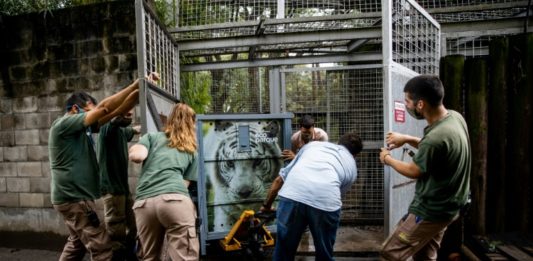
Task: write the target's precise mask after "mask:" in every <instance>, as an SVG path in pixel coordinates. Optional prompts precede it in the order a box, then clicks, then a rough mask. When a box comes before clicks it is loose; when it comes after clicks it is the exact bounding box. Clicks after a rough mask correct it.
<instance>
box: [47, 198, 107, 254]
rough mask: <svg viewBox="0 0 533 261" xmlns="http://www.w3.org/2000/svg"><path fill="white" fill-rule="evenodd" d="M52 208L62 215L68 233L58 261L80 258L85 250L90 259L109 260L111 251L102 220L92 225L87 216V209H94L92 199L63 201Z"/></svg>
mask: <svg viewBox="0 0 533 261" xmlns="http://www.w3.org/2000/svg"><path fill="white" fill-rule="evenodd" d="M54 208H55V209H56V210H57V211H58V212H59V213H61V215H62V216H63V219H64V220H65V225H67V228H68V230H69V234H70V235H69V237H68V240H67V243H66V244H65V247H64V248H63V253H61V257H59V260H60V261H64V260H65V261H66V260H81V259H82V258H83V256H84V255H85V252H86V251H87V250H88V251H89V253H90V255H91V260H94V261H100V260H111V258H112V256H113V253H112V251H111V244H110V240H109V236H108V234H107V231H106V230H105V226H104V224H103V222H101V223H100V225H99V226H98V227H93V226H92V225H91V223H90V221H89V219H88V217H87V212H88V211H90V210H95V209H96V206H95V204H94V201H80V202H76V203H65V204H60V205H54Z"/></svg>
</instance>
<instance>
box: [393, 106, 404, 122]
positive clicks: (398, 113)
mask: <svg viewBox="0 0 533 261" xmlns="http://www.w3.org/2000/svg"><path fill="white" fill-rule="evenodd" d="M394 121H395V122H405V104H403V102H399V101H395V102H394Z"/></svg>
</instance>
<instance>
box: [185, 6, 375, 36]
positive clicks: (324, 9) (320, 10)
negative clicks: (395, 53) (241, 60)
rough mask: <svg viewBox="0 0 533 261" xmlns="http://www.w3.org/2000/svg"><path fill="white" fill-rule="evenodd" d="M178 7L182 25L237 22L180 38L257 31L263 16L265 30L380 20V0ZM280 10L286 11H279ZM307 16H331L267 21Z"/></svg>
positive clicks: (320, 27)
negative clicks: (315, 19) (309, 19)
mask: <svg viewBox="0 0 533 261" xmlns="http://www.w3.org/2000/svg"><path fill="white" fill-rule="evenodd" d="M178 10H179V14H178V17H179V24H178V27H181V28H184V27H189V28H190V27H198V26H205V25H213V24H228V25H238V26H228V27H218V28H214V29H210V28H202V29H200V30H192V31H186V32H183V31H182V32H178V33H177V38H178V39H180V40H186V39H187V40H190V39H204V38H219V37H234V36H243V35H254V34H256V33H257V25H258V22H259V21H260V20H262V19H263V20H267V22H265V24H263V26H264V32H263V33H264V34H272V33H280V32H283V33H287V32H308V31H317V30H333V29H348V28H361V27H368V26H372V25H376V24H377V23H379V20H380V14H379V12H380V11H381V1H360V0H357V1H354V0H352V1H340V0H299V1H292V0H287V1H284V4H283V6H282V7H278V1H277V0H241V1H229V0H227V1H224V0H221V1H209V0H194V1H193V0H190V1H184V0H182V1H179V8H178ZM278 10H279V11H281V10H284V11H282V12H283V13H282V14H278ZM369 13H370V15H369ZM372 14H373V15H372ZM305 17H331V19H330V20H328V19H320V20H319V21H306V20H290V21H287V22H286V23H278V22H275V23H269V22H271V21H268V20H272V19H282V18H305ZM337 18H339V19H337Z"/></svg>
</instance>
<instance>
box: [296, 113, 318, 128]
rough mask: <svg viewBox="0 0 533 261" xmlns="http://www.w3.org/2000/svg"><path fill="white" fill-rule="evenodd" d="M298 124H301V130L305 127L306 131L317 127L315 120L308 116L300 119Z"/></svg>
mask: <svg viewBox="0 0 533 261" xmlns="http://www.w3.org/2000/svg"><path fill="white" fill-rule="evenodd" d="M298 124H300V128H301V127H304V128H306V129H309V128H311V127H314V126H315V119H313V117H311V115H309V114H306V115H304V116H302V117H301V118H300V120H299V121H298Z"/></svg>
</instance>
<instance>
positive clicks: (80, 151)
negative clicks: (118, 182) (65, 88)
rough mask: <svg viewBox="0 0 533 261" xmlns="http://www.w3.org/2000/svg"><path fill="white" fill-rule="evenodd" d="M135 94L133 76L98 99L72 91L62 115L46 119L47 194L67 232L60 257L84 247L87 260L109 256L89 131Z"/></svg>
mask: <svg viewBox="0 0 533 261" xmlns="http://www.w3.org/2000/svg"><path fill="white" fill-rule="evenodd" d="M152 77H154V76H152ZM138 95H139V80H136V81H135V82H133V83H132V84H131V85H129V86H127V87H126V88H124V89H122V90H121V91H120V92H118V93H116V94H114V95H112V96H110V97H107V98H105V99H104V100H102V101H101V102H100V103H98V104H96V100H95V99H94V98H93V97H91V96H90V95H88V94H87V93H85V92H76V93H74V94H72V95H71V96H70V98H69V99H68V100H67V102H66V113H65V115H63V116H62V117H60V118H58V119H57V120H55V121H54V122H53V123H52V126H51V128H50V134H49V141H48V150H49V155H50V168H51V176H52V179H51V199H52V204H53V206H54V208H55V209H56V210H57V211H58V212H59V213H60V214H61V215H62V216H63V218H64V220H65V224H66V226H67V228H68V230H69V234H70V235H69V237H68V241H67V243H66V244H65V247H64V248H63V253H62V254H61V257H60V260H81V259H82V258H83V256H84V255H85V252H86V251H89V253H90V254H91V259H92V260H110V259H111V257H112V251H111V245H110V242H109V236H108V234H107V232H106V230H105V227H104V226H103V224H100V220H99V218H98V215H97V214H96V212H95V209H96V207H95V204H94V200H95V199H97V198H100V181H99V176H98V164H97V160H96V154H95V151H94V145H95V144H94V141H93V139H92V136H91V133H92V132H95V131H97V129H98V127H99V126H102V125H103V124H105V123H106V122H108V121H109V120H110V119H112V118H113V117H115V116H117V115H120V114H123V113H125V112H127V111H129V110H130V109H131V108H133V107H134V106H135V104H136V103H137V101H138Z"/></svg>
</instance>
